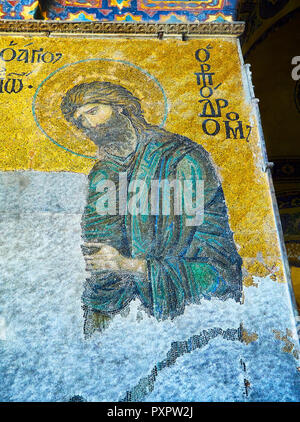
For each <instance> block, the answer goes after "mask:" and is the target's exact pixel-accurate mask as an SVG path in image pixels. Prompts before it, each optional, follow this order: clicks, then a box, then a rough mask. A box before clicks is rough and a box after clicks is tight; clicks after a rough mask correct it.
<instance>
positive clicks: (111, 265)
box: [84, 243, 147, 274]
mask: <svg viewBox="0 0 300 422" xmlns="http://www.w3.org/2000/svg"><path fill="white" fill-rule="evenodd" d="M84 246H87V247H95V244H88V243H85V244H84ZM97 247H98V248H100V250H99V251H98V252H95V253H93V254H91V255H85V257H84V258H85V261H86V264H87V270H88V271H89V270H112V271H122V270H123V271H131V272H137V273H142V274H146V272H147V265H146V260H143V259H132V258H125V257H124V256H122V255H121V254H120V253H119V252H118V251H117V250H116V249H115V248H113V247H112V246H108V245H105V244H97Z"/></svg>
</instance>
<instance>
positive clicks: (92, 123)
mask: <svg viewBox="0 0 300 422" xmlns="http://www.w3.org/2000/svg"><path fill="white" fill-rule="evenodd" d="M85 118H86V120H87V122H88V125H89V127H91V128H95V127H96V126H97V121H96V119H94V118H93V116H86V117H85Z"/></svg>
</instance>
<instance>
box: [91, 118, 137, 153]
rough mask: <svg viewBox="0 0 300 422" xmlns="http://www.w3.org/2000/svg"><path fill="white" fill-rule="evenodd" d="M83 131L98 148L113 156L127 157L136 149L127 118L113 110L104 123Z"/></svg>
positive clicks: (132, 130) (133, 133)
mask: <svg viewBox="0 0 300 422" xmlns="http://www.w3.org/2000/svg"><path fill="white" fill-rule="evenodd" d="M83 131H84V133H85V134H86V135H87V136H88V137H89V138H90V139H91V141H93V142H94V144H96V145H97V146H98V148H101V149H104V151H105V152H108V153H110V154H113V155H120V156H127V155H129V154H130V153H131V152H133V151H134V149H135V147H136V133H135V130H134V128H133V126H132V124H131V122H130V120H129V118H127V117H126V116H124V115H123V114H120V113H118V112H116V111H115V110H113V112H112V115H111V117H110V119H109V120H108V121H107V122H106V123H103V124H99V125H98V126H96V127H94V128H84V129H83Z"/></svg>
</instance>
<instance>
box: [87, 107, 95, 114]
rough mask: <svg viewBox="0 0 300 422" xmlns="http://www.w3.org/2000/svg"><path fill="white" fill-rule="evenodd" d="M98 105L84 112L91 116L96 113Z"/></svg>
mask: <svg viewBox="0 0 300 422" xmlns="http://www.w3.org/2000/svg"><path fill="white" fill-rule="evenodd" d="M97 110H98V107H93V108H91V109H90V110H88V111H87V112H86V114H91V115H92V116H93V115H95V114H96V113H97Z"/></svg>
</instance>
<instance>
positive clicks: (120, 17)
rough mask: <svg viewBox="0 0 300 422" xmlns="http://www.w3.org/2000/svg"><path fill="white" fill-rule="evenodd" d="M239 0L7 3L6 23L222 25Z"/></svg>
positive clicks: (1, 13)
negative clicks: (12, 20) (195, 23)
mask: <svg viewBox="0 0 300 422" xmlns="http://www.w3.org/2000/svg"><path fill="white" fill-rule="evenodd" d="M237 3H238V0H195V1H191V0H173V1H169V0H54V1H51V0H44V1H43V0H40V1H38V0H4V1H2V2H1V4H0V18H2V19H33V18H37V17H40V18H44V19H51V20H68V21H104V22H108V21H117V22H160V23H177V22H178V23H180V22H211V21H214V22H216V21H217V22H218V21H221V22H223V21H233V20H235V18H236V9H237Z"/></svg>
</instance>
